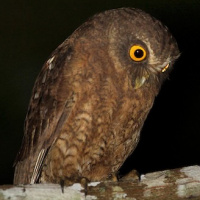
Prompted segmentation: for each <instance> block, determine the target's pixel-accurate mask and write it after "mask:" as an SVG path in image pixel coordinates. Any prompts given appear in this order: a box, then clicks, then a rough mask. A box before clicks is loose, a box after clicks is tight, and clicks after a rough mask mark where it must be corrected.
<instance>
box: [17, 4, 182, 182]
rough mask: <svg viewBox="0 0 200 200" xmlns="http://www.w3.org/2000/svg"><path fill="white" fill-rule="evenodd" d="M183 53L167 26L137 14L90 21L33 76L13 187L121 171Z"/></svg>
mask: <svg viewBox="0 0 200 200" xmlns="http://www.w3.org/2000/svg"><path fill="white" fill-rule="evenodd" d="M178 56H179V50H178V46H177V43H176V41H175V39H174V37H173V36H172V35H171V34H170V32H169V30H168V29H167V27H166V26H164V25H163V24H162V23H161V22H160V21H158V20H156V19H155V18H153V17H152V16H150V15H149V14H147V13H145V12H143V11H141V10H139V9H134V8H120V9H113V10H108V11H105V12H102V13H99V14H97V15H95V16H93V17H92V18H90V19H89V20H88V21H86V22H85V23H84V24H83V25H81V26H80V27H79V28H78V29H77V30H75V31H74V32H73V34H72V35H71V36H69V37H68V38H67V39H66V40H65V41H64V42H63V43H62V44H61V45H60V46H58V48H57V49H56V50H55V51H53V53H52V54H51V56H50V57H49V59H48V60H47V61H46V62H45V64H44V66H43V68H42V70H41V72H40V73H39V75H38V77H37V79H36V82H35V85H34V88H33V92H32V97H31V100H30V104H29V108H28V112H27V116H26V119H25V127H24V137H23V141H22V145H21V148H20V151H19V153H18V155H17V158H16V161H15V175H14V184H30V183H31V184H33V183H60V182H61V181H64V184H66V185H70V184H72V183H74V182H79V181H80V180H81V179H82V178H85V179H87V180H88V181H104V180H106V179H107V178H108V177H109V176H110V175H111V174H114V173H117V171H118V170H119V168H120V167H121V166H122V164H123V163H124V161H125V160H126V158H127V157H128V156H129V155H130V154H131V153H132V152H133V151H134V149H135V147H136V145H137V143H138V141H139V136H140V131H141V129H142V126H143V124H144V121H145V119H146V117H147V115H148V113H149V111H150V109H151V107H152V105H153V102H154V99H155V97H156V95H157V94H158V92H159V89H160V87H161V84H162V82H163V81H164V80H165V79H166V78H167V77H168V74H169V72H170V70H171V69H172V66H173V64H174V61H175V60H176V59H177V58H178Z"/></svg>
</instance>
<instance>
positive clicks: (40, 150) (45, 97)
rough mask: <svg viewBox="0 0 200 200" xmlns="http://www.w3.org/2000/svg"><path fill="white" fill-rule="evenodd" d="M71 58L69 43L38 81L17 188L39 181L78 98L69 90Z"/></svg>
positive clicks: (55, 54)
mask: <svg viewBox="0 0 200 200" xmlns="http://www.w3.org/2000/svg"><path fill="white" fill-rule="evenodd" d="M72 54H73V50H72V48H71V47H70V45H69V43H68V40H66V41H65V42H64V43H63V44H61V45H60V46H59V47H58V48H57V49H56V50H55V51H54V52H53V53H52V55H51V57H50V58H49V59H48V60H47V62H46V63H45V64H44V66H43V68H42V70H41V72H40V74H39V76H38V77H37V79H36V82H35V85H34V89H33V92H32V97H31V100H30V104H29V108H28V113H27V116H26V119H25V130H24V137H23V141H22V145H21V148H20V151H19V153H18V154H17V157H16V160H15V164H14V165H15V175H14V184H30V183H36V182H37V181H38V178H39V175H40V173H41V168H42V164H43V162H44V159H45V156H46V154H47V153H48V150H49V148H50V147H51V145H52V144H53V142H54V141H55V140H56V138H57V137H58V135H59V129H60V127H62V125H63V123H64V122H65V121H66V120H67V117H68V116H69V113H70V112H71V108H72V105H73V104H74V103H75V100H74V96H75V94H74V93H73V91H72V90H71V89H70V88H69V85H70V83H69V81H68V80H66V74H67V73H68V71H69V70H68V68H69V67H68V63H69V61H70V59H71V57H72ZM61 90H62V91H61ZM60 94H62V95H60Z"/></svg>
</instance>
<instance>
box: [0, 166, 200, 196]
mask: <svg viewBox="0 0 200 200" xmlns="http://www.w3.org/2000/svg"><path fill="white" fill-rule="evenodd" d="M140 179H141V180H140V181H137V182H134V181H130V180H129V181H119V182H94V183H89V185H88V193H87V195H86V196H85V194H84V192H83V188H82V187H81V185H80V184H78V183H76V184H74V185H73V186H71V187H65V188H64V193H62V191H61V187H60V185H56V184H34V185H24V186H12V185H2V186H0V200H7V199H10V200H22V199H23V200H24V199H26V200H33V199H34V200H37V199H40V200H46V199H48V200H51V199H52V200H62V199H63V200H64V199H65V200H68V199H69V200H73V199H76V200H78V199H80V200H82V199H86V200H92V199H100V200H110V199H115V200H119V199H126V200H154V199H155V200H167V199H173V200H177V199H190V200H191V199H192V200H193V199H194V200H197V199H200V166H190V167H183V168H180V169H173V170H165V171H159V172H153V173H148V174H145V175H141V177H140Z"/></svg>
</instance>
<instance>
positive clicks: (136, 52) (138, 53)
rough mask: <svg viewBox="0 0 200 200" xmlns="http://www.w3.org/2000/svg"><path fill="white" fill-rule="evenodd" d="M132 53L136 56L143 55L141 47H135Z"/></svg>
mask: <svg viewBox="0 0 200 200" xmlns="http://www.w3.org/2000/svg"><path fill="white" fill-rule="evenodd" d="M134 55H135V57H136V58H142V56H143V55H144V52H143V51H142V50H141V49H137V50H135V52H134Z"/></svg>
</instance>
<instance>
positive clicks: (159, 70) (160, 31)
mask: <svg viewBox="0 0 200 200" xmlns="http://www.w3.org/2000/svg"><path fill="white" fill-rule="evenodd" d="M81 29H82V30H84V29H85V30H86V29H87V30H89V32H90V37H89V38H90V39H91V40H92V39H93V38H94V40H95V42H96V41H97V42H98V41H99V45H102V46H103V45H104V46H106V45H107V48H108V55H109V56H110V57H111V60H112V61H113V63H114V65H115V67H116V68H118V69H123V70H126V71H127V73H128V74H129V75H130V76H131V80H132V85H133V87H134V88H135V89H138V88H141V87H142V86H149V85H154V86H155V85H156V87H157V88H159V87H160V85H161V83H162V81H163V80H164V79H165V78H166V77H168V74H169V72H170V71H171V69H172V66H173V63H174V61H175V60H176V59H177V58H178V57H179V54H180V53H179V49H178V45H177V43H176V40H175V39H174V37H173V36H172V35H171V33H170V32H169V30H168V28H167V27H166V26H164V25H163V24H162V23H161V22H160V21H158V20H157V19H155V18H154V17H152V16H151V15H149V14H147V13H145V12H144V11H142V10H139V9H134V8H120V9H113V10H108V11H105V12H102V13H100V14H97V15H95V16H94V17H93V18H91V20H90V21H89V22H88V23H87V24H85V25H84V26H82V27H81ZM102 38H103V39H102ZM95 45H96V44H95Z"/></svg>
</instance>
